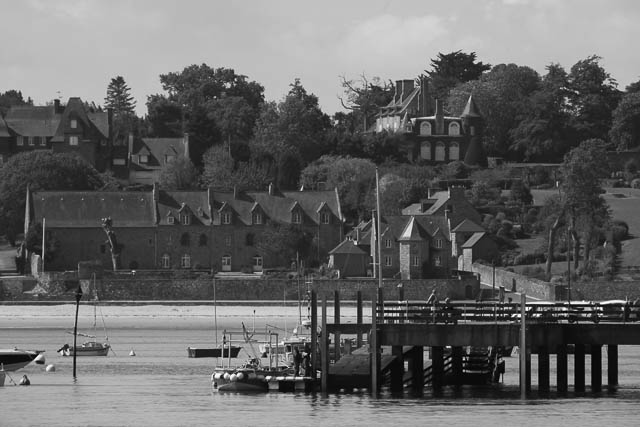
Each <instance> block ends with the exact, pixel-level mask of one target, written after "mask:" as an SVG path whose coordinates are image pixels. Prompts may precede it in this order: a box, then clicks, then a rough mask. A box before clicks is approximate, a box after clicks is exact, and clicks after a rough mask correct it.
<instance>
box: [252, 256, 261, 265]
mask: <svg viewBox="0 0 640 427" xmlns="http://www.w3.org/2000/svg"><path fill="white" fill-rule="evenodd" d="M253 266H254V267H262V257H261V256H260V255H256V256H254V257H253Z"/></svg>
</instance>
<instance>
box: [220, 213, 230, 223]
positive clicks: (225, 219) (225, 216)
mask: <svg viewBox="0 0 640 427" xmlns="http://www.w3.org/2000/svg"><path fill="white" fill-rule="evenodd" d="M222 223H223V224H231V214H230V213H229V212H223V213H222Z"/></svg>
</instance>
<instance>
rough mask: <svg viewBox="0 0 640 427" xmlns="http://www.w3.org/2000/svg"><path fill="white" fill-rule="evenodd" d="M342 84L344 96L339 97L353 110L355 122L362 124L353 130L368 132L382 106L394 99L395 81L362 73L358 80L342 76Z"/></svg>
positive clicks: (343, 103) (341, 102)
mask: <svg viewBox="0 0 640 427" xmlns="http://www.w3.org/2000/svg"><path fill="white" fill-rule="evenodd" d="M340 84H341V86H342V88H343V96H339V97H338V99H340V104H342V106H343V107H344V108H346V109H347V110H351V112H352V114H351V115H352V117H353V118H354V122H356V123H360V124H361V126H354V127H353V128H352V129H351V131H352V132H353V131H361V132H366V131H367V130H368V129H369V127H370V126H371V123H373V119H374V117H375V116H376V114H377V113H378V110H379V109H380V107H383V106H385V105H387V104H389V102H391V100H392V99H393V90H394V87H393V83H392V82H390V81H389V82H382V80H381V79H380V77H373V78H372V79H369V78H367V76H366V75H365V74H364V73H362V75H360V78H359V79H357V80H354V79H350V80H347V78H346V77H345V76H340Z"/></svg>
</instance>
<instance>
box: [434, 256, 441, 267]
mask: <svg viewBox="0 0 640 427" xmlns="http://www.w3.org/2000/svg"><path fill="white" fill-rule="evenodd" d="M433 265H435V266H436V267H440V266H441V265H442V258H440V257H439V256H437V257H435V258H434V259H433Z"/></svg>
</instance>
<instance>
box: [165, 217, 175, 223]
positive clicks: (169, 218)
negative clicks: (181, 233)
mask: <svg viewBox="0 0 640 427" xmlns="http://www.w3.org/2000/svg"><path fill="white" fill-rule="evenodd" d="M174 223H175V218H174V217H173V216H171V215H169V216H168V217H167V224H169V225H173V224H174Z"/></svg>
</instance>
